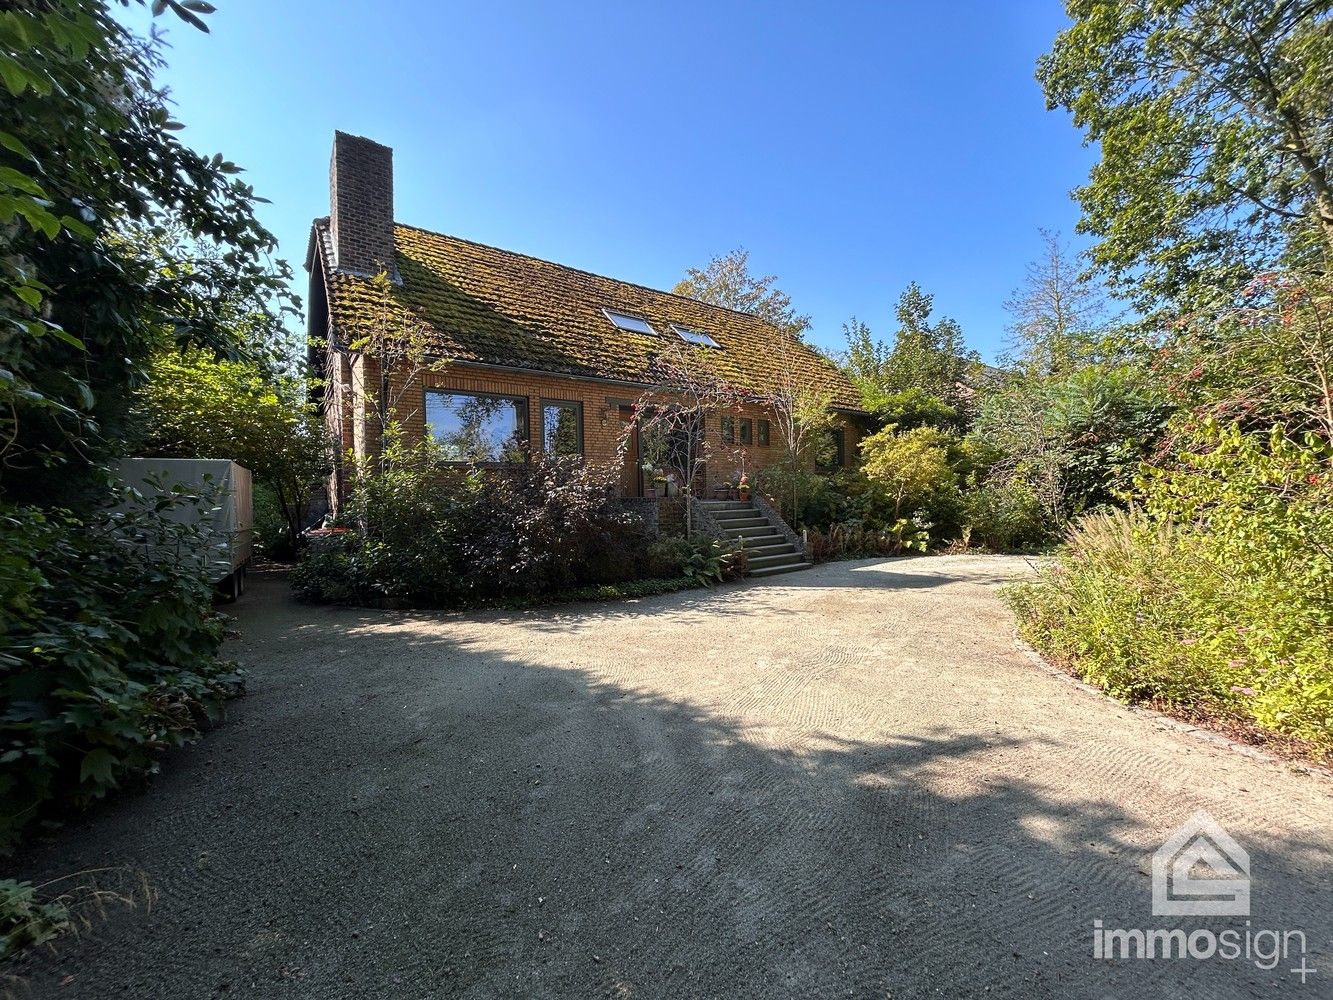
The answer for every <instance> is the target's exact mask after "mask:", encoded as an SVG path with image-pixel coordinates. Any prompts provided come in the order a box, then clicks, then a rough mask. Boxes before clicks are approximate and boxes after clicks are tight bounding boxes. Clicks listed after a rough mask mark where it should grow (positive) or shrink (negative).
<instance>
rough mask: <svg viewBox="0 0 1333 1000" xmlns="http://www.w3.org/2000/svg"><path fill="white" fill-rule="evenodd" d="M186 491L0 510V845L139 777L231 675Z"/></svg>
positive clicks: (217, 698)
mask: <svg viewBox="0 0 1333 1000" xmlns="http://www.w3.org/2000/svg"><path fill="white" fill-rule="evenodd" d="M191 502H195V498H190V497H188V496H186V495H185V494H183V493H178V494H176V495H171V496H166V497H163V498H162V499H161V500H157V501H153V502H147V501H145V502H143V503H139V504H130V505H128V506H127V507H126V508H125V509H123V510H120V511H107V512H105V513H103V514H100V515H97V516H93V517H89V518H87V519H83V518H79V517H76V516H74V515H73V514H71V513H69V512H67V511H60V510H48V511H42V510H38V509H36V508H32V507H14V506H8V505H3V506H0V849H3V848H4V847H6V846H8V845H11V844H12V843H13V842H14V841H15V839H16V838H17V836H18V834H19V832H20V831H21V830H22V828H23V827H24V826H25V825H26V824H28V823H29V822H31V821H32V820H33V819H34V818H35V817H36V816H37V815H38V813H39V811H40V810H41V809H42V808H43V806H45V805H46V804H48V803H53V802H54V803H59V804H73V805H83V804H86V803H88V802H91V801H92V800H94V799H97V798H100V797H102V796H104V795H106V794H107V793H108V792H109V791H110V790H112V789H113V788H116V787H117V786H118V785H120V784H122V783H123V782H125V781H126V780H127V779H129V778H133V777H137V776H141V775H143V774H146V773H147V772H149V771H150V770H151V769H152V768H153V767H154V765H155V762H156V760H157V757H158V756H159V754H160V753H161V751H162V750H163V749H165V748H166V747H169V746H172V745H177V744H180V743H181V742H183V741H184V740H186V739H187V738H189V737H190V736H192V735H193V734H195V733H196V732H197V731H198V729H199V727H200V725H201V724H202V723H204V722H205V721H206V720H207V719H208V717H209V716H210V715H211V714H213V712H214V711H215V710H216V708H217V707H218V705H219V704H220V702H221V700H222V699H223V698H224V697H226V696H228V695H230V694H234V693H235V692H236V690H237V689H238V687H239V678H238V675H237V674H236V672H235V671H234V669H233V668H232V667H231V666H230V665H228V664H225V663H222V662H219V661H218V659H217V653H218V650H219V648H220V646H221V642H222V633H223V619H222V617H221V616H220V615H217V614H215V613H214V612H213V611H212V610H211V608H210V603H211V598H212V594H213V587H212V584H211V582H210V580H209V578H208V572H207V569H206V567H204V566H203V565H201V564H200V562H199V561H198V560H197V559H195V558H192V556H193V554H194V553H197V552H198V551H199V550H200V547H201V541H200V538H201V533H200V529H198V528H195V527H192V526H190V525H187V524H176V523H173V522H172V521H171V520H170V519H169V517H167V516H164V515H168V514H169V512H170V510H171V509H172V508H173V507H175V506H178V505H181V504H186V503H191Z"/></svg>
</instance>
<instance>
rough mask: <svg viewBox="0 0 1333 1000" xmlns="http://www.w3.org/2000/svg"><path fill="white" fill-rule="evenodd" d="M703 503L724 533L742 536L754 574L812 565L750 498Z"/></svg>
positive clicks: (766, 573)
mask: <svg viewBox="0 0 1333 1000" xmlns="http://www.w3.org/2000/svg"><path fill="white" fill-rule="evenodd" d="M701 503H702V505H703V507H704V509H705V510H707V511H708V513H709V515H710V516H711V517H712V518H713V520H715V521H716V522H717V523H718V526H719V527H720V528H721V529H722V535H723V537H725V538H738V539H740V543H741V545H742V546H744V547H745V557H746V560H747V562H748V563H749V567H750V572H749V575H750V576H775V575H776V574H778V573H791V572H794V571H795V570H798V569H808V568H809V567H810V566H811V563H808V562H806V561H805V556H803V555H802V554H801V553H800V552H798V551H796V546H795V545H793V544H792V543H791V542H789V541H787V537H786V536H785V535H784V534H783V533H782V531H781V530H780V529H779V528H778V527H777V526H776V525H774V524H773V523H772V522H771V521H770V520H769V519H768V518H767V517H765V516H764V515H763V514H762V513H761V512H760V511H759V510H758V509H757V508H756V507H755V506H754V504H752V503H750V501H748V500H704V501H701Z"/></svg>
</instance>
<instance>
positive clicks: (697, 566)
mask: <svg viewBox="0 0 1333 1000" xmlns="http://www.w3.org/2000/svg"><path fill="white" fill-rule="evenodd" d="M642 571H643V573H644V575H645V576H647V577H648V578H674V577H680V578H682V579H685V580H688V581H689V582H690V586H692V587H701V586H705V587H711V586H713V585H714V584H718V583H722V582H723V581H724V580H731V579H736V578H738V577H740V576H743V575H744V573H745V550H744V549H742V548H741V547H740V545H739V544H737V543H731V542H729V543H726V544H724V543H723V542H722V541H720V540H718V539H715V538H708V537H705V536H702V535H698V536H695V537H693V538H682V537H679V536H674V535H668V536H666V537H663V538H659V539H658V540H657V541H655V542H653V544H652V545H650V546H649V547H648V549H647V552H646V553H645V555H644V563H643V570H642Z"/></svg>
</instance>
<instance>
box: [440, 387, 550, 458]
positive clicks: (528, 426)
mask: <svg viewBox="0 0 1333 1000" xmlns="http://www.w3.org/2000/svg"><path fill="white" fill-rule="evenodd" d="M431 393H436V394H437V395H441V396H469V397H471V398H473V399H500V400H505V401H507V402H510V403H513V404H514V405H515V409H516V414H515V416H516V418H517V419H516V421H515V422H516V423H517V424H518V425H519V426H520V427H521V428H522V430H523V440H522V441H521V442H520V443H519V446H520V447H521V448H522V450H523V458H522V459H521V460H520V461H516V462H515V461H507V460H503V459H502V460H500V461H494V460H491V459H486V460H483V461H474V460H472V459H466V458H446V459H444V460H443V462H442V464H443V465H448V466H464V465H478V466H484V467H486V468H492V469H512V468H515V467H516V466H520V465H527V464H528V462H529V461H530V459H531V456H532V412H531V411H532V406H531V403H530V401H529V400H528V397H527V396H518V395H514V394H512V393H507V392H479V391H477V390H476V389H449V388H446V387H444V386H432V385H428V386H424V387H423V388H422V391H421V412H422V425H423V426H424V427H425V430H426V433H427V434H428V435H429V436H430V437H431V439H432V440H435V441H438V440H439V438H438V437H437V436H436V435H435V434H433V433H431V426H430V395H431Z"/></svg>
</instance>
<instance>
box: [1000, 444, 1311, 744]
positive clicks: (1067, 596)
mask: <svg viewBox="0 0 1333 1000" xmlns="http://www.w3.org/2000/svg"><path fill="white" fill-rule="evenodd" d="M1331 462H1333V453H1330V449H1329V446H1328V445H1327V444H1326V443H1324V442H1322V441H1319V440H1318V439H1316V438H1315V437H1313V436H1310V437H1306V438H1304V439H1302V440H1300V441H1294V440H1291V439H1289V438H1287V437H1285V436H1284V435H1283V434H1282V433H1281V431H1280V430H1279V431H1275V432H1274V433H1273V434H1272V435H1270V436H1267V437H1264V436H1253V435H1243V434H1241V433H1240V431H1239V430H1237V429H1235V428H1231V429H1225V430H1223V429H1220V428H1218V427H1216V426H1209V427H1207V428H1206V429H1205V432H1204V434H1203V436H1202V438H1201V439H1199V440H1197V441H1196V442H1195V444H1194V447H1193V448H1191V449H1190V450H1189V451H1187V452H1186V453H1185V454H1184V456H1183V461H1182V463H1181V465H1180V466H1178V467H1175V468H1170V469H1152V470H1149V471H1147V472H1146V473H1145V474H1144V475H1142V476H1141V477H1140V479H1139V483H1138V485H1139V489H1140V492H1141V496H1142V504H1143V505H1142V507H1141V508H1138V509H1135V510H1134V511H1132V512H1128V513H1121V512H1117V513H1111V514H1097V515H1092V516H1090V517H1088V518H1085V519H1084V520H1083V521H1082V522H1080V523H1079V525H1078V526H1077V527H1076V528H1075V529H1074V531H1073V532H1072V533H1071V535H1070V539H1069V545H1068V548H1067V551H1066V552H1065V553H1064V554H1063V555H1062V556H1061V557H1060V558H1059V560H1058V561H1057V563H1056V564H1055V565H1054V566H1053V567H1052V568H1050V569H1049V570H1047V571H1046V572H1045V573H1044V574H1043V575H1042V577H1041V579H1040V580H1039V582H1037V583H1035V584H1030V585H1025V586H1021V587H1018V588H1015V589H1014V590H1013V591H1012V592H1011V600H1012V602H1013V604H1014V607H1015V609H1016V611H1017V613H1018V617H1019V621H1020V624H1021V627H1022V628H1023V630H1024V632H1025V634H1026V635H1028V636H1029V638H1030V639H1031V640H1032V641H1033V643H1034V645H1037V646H1038V647H1039V648H1042V649H1044V650H1046V651H1047V652H1050V653H1051V654H1053V655H1055V656H1056V657H1058V658H1061V659H1063V660H1066V661H1068V662H1069V663H1071V664H1072V665H1074V666H1075V668H1076V669H1077V670H1078V671H1079V672H1080V673H1081V674H1082V675H1083V676H1084V677H1085V678H1086V679H1088V680H1090V681H1093V682H1095V683H1098V684H1100V685H1102V686H1104V687H1105V688H1106V689H1107V690H1108V691H1110V692H1111V693H1112V694H1114V695H1116V696H1118V697H1123V698H1127V699H1130V700H1153V701H1158V702H1161V703H1164V704H1166V705H1168V706H1175V707H1181V708H1186V709H1189V710H1195V711H1201V712H1206V713H1214V714H1219V715H1223V716H1228V717H1233V718H1236V719H1239V720H1241V721H1244V722H1247V723H1250V724H1253V725H1256V726H1258V727H1260V728H1262V729H1265V730H1268V731H1271V732H1273V733H1278V734H1281V735H1284V736H1290V737H1295V738H1298V739H1300V740H1303V741H1306V742H1307V743H1308V744H1309V745H1310V746H1312V747H1313V748H1315V750H1316V752H1319V753H1327V752H1328V751H1329V750H1333V670H1331V669H1330V666H1329V665H1330V664H1333V550H1330V548H1329V545H1328V539H1329V538H1333V472H1330V463H1331Z"/></svg>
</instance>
